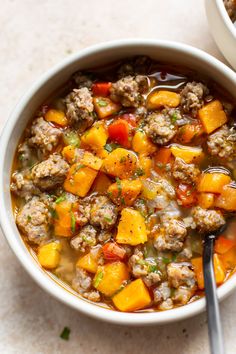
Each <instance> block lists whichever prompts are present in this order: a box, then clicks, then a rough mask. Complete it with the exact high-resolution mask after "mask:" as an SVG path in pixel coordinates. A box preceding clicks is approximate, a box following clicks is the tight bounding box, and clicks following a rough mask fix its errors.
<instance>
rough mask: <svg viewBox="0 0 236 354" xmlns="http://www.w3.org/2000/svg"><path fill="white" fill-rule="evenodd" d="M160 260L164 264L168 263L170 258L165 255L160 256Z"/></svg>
mask: <svg viewBox="0 0 236 354" xmlns="http://www.w3.org/2000/svg"><path fill="white" fill-rule="evenodd" d="M162 262H163V263H165V264H169V263H170V262H171V260H170V259H169V258H167V257H162Z"/></svg>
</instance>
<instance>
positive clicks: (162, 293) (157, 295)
mask: <svg viewBox="0 0 236 354" xmlns="http://www.w3.org/2000/svg"><path fill="white" fill-rule="evenodd" d="M153 295H154V302H155V303H156V304H158V303H160V302H161V301H165V300H167V299H168V298H170V297H171V289H170V287H169V284H168V282H167V281H165V282H163V283H161V285H159V286H158V287H157V288H155V289H154V291H153Z"/></svg>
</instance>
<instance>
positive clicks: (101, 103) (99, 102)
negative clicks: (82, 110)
mask: <svg viewBox="0 0 236 354" xmlns="http://www.w3.org/2000/svg"><path fill="white" fill-rule="evenodd" d="M98 105H99V106H100V107H106V106H107V105H108V102H107V101H105V100H102V99H100V100H98Z"/></svg>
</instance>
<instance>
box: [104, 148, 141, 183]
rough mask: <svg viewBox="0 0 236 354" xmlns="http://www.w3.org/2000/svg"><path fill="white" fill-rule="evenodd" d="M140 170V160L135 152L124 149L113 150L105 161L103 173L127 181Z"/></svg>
mask: <svg viewBox="0 0 236 354" xmlns="http://www.w3.org/2000/svg"><path fill="white" fill-rule="evenodd" d="M137 168H138V158H137V156H136V155H135V153H134V152H132V151H129V150H127V149H123V148H117V149H115V150H113V151H112V152H111V153H110V154H109V155H108V156H107V157H106V158H105V159H104V160H103V171H104V172H105V173H108V174H109V175H112V176H115V177H119V178H121V179H127V178H129V177H131V176H132V175H133V174H134V173H135V171H136V169H137Z"/></svg>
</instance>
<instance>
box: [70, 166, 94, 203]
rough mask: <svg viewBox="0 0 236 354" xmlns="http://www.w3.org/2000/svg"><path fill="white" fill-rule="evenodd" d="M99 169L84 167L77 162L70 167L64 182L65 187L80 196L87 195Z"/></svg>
mask: <svg viewBox="0 0 236 354" xmlns="http://www.w3.org/2000/svg"><path fill="white" fill-rule="evenodd" d="M97 173H98V171H95V170H94V169H92V168H90V167H84V165H81V164H80V163H76V164H74V165H72V166H71V168H70V169H69V172H68V175H67V177H66V180H65V182H64V189H65V190H66V191H67V192H69V193H73V194H75V195H78V196H79V197H85V196H86V194H87V193H88V192H89V190H90V188H91V186H92V184H93V181H94V180H95V178H96V176H97Z"/></svg>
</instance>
